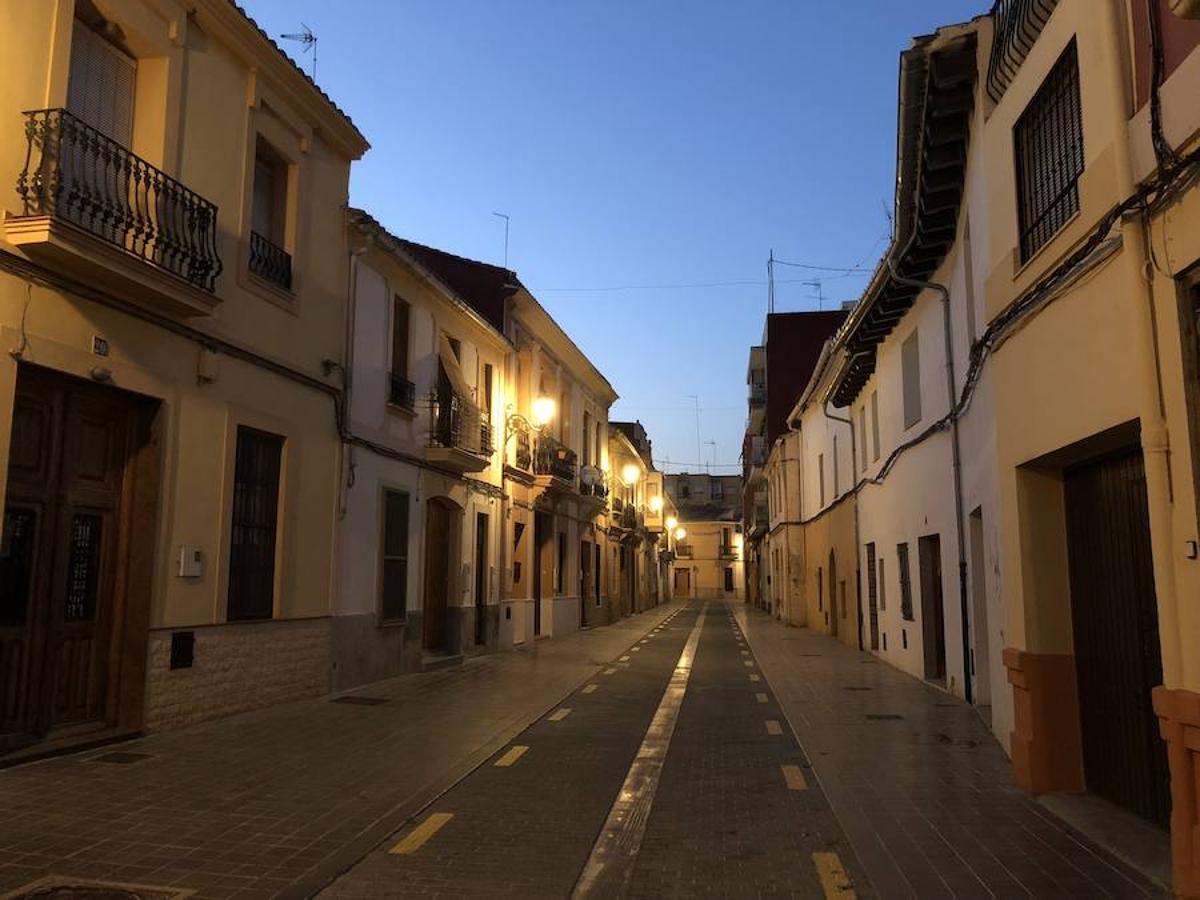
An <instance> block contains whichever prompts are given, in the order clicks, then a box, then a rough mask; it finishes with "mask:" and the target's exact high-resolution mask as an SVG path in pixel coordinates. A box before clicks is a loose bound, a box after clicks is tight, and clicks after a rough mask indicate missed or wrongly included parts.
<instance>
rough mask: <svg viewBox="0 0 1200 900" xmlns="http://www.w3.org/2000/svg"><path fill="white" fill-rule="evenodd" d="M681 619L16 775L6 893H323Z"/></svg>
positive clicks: (618, 628) (1, 885)
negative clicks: (168, 888) (59, 884)
mask: <svg viewBox="0 0 1200 900" xmlns="http://www.w3.org/2000/svg"><path fill="white" fill-rule="evenodd" d="M677 608H678V606H663V607H659V608H658V609H655V610H652V611H650V612H647V613H644V614H642V615H639V616H634V617H632V618H629V619H625V620H623V621H621V622H619V623H617V624H615V625H612V626H608V627H605V628H597V629H593V630H589V631H584V632H580V633H577V634H573V635H570V636H568V637H564V638H559V639H554V640H547V641H540V642H538V643H537V644H536V645H535V646H533V647H531V648H529V649H522V650H517V651H515V652H511V653H500V654H495V655H492V656H486V657H481V658H479V659H476V660H472V661H470V662H468V663H467V664H466V665H465V666H463V667H462V668H458V669H450V670H443V671H439V672H430V673H426V674H423V675H412V676H405V677H402V678H396V679H392V680H390V681H386V682H380V683H377V684H374V685H370V686H368V687H365V688H360V689H358V690H356V691H354V692H353V693H354V694H356V695H358V696H362V697H370V698H377V699H379V700H383V701H385V702H382V703H379V704H376V705H363V704H345V703H337V702H331V701H330V699H329V698H323V699H318V700H309V701H303V702H300V703H293V704H288V705H286V706H280V707H274V708H271V709H267V710H261V711H258V712H252V713H246V714H243V715H240V716H235V717H232V718H229V719H223V720H219V721H216V722H211V723H206V724H203V725H198V726H195V727H192V728H187V729H183V730H180V731H175V732H169V733H166V734H161V735H154V736H151V737H147V738H143V739H140V740H137V741H133V742H130V743H126V744H122V745H120V746H119V747H115V748H107V749H105V750H96V751H91V752H87V753H80V754H77V755H74V756H67V757H59V758H55V759H48V760H43V761H41V762H36V763H30V764H28V765H24V766H19V767H15V768H12V769H7V770H2V771H0V894H3V893H5V892H7V891H10V890H13V889H15V888H18V887H20V886H21V885H23V884H27V883H29V882H32V881H34V880H36V879H39V878H42V877H44V876H46V875H49V874H54V875H61V876H69V877H72V878H76V879H88V880H103V881H110V882H121V883H138V884H148V885H172V886H175V887H179V888H187V889H193V890H195V891H197V892H198V894H199V895H200V896H204V897H229V896H238V897H243V896H244V897H268V896H276V895H280V894H284V895H288V896H307V895H309V894H311V893H313V892H315V891H316V890H317V889H319V888H320V887H321V886H323V885H324V884H325V883H327V882H328V881H329V880H330V879H331V878H332V877H333V876H335V875H336V874H337V873H338V872H339V871H341V870H343V869H345V868H346V867H348V866H349V865H350V864H352V863H353V862H354V861H356V860H357V859H359V858H360V857H362V856H363V855H364V854H366V853H367V852H368V851H369V850H370V849H371V848H372V847H373V846H375V845H376V844H377V843H378V842H379V841H380V840H382V838H383V837H385V836H386V835H388V834H390V833H391V832H393V831H395V830H396V828H397V827H399V826H400V825H401V824H402V823H403V822H404V821H405V820H406V819H407V818H408V817H409V816H411V815H412V814H413V813H415V812H416V811H417V810H419V809H420V808H421V807H423V806H424V805H425V804H426V803H428V802H429V801H430V800H432V799H433V798H434V797H436V796H437V795H438V794H440V793H441V792H442V791H444V790H445V789H447V788H448V787H450V786H451V785H452V784H454V783H455V782H456V781H457V780H459V779H460V778H461V777H462V776H463V775H465V774H466V773H467V772H469V771H470V770H471V769H472V768H474V767H475V766H476V765H478V764H479V763H480V762H481V761H483V760H484V759H487V758H488V757H489V756H491V755H492V754H493V753H494V752H495V751H496V750H497V749H498V748H500V747H501V746H503V745H504V744H505V743H506V742H507V741H509V740H510V739H511V738H512V737H513V736H514V735H516V734H519V733H520V732H521V731H522V730H523V729H524V728H525V727H526V726H528V725H529V724H530V723H531V722H533V721H535V720H537V719H538V718H540V717H541V716H542V715H543V714H544V713H545V712H547V711H548V710H549V709H550V708H552V707H553V706H554V705H555V704H557V703H558V702H559V701H560V700H561V699H562V698H563V697H564V696H566V695H567V694H569V693H570V692H571V691H572V690H574V689H575V688H576V687H578V686H579V685H580V684H581V683H582V682H583V681H584V680H585V679H587V678H589V677H591V676H592V675H593V674H595V672H596V671H597V669H598V667H599V666H600V665H601V664H602V663H605V662H607V661H609V660H611V659H613V658H615V657H616V656H618V655H619V654H620V653H621V652H623V651H624V650H625V648H627V647H629V646H630V645H631V644H632V643H634V641H635V640H636V639H637V638H638V637H640V636H641V635H642V634H644V633H645V632H647V631H648V630H650V629H651V628H653V627H654V626H655V625H656V624H658V623H659V622H660V621H661V620H662V619H664V618H665V617H666V616H667V615H669V614H670V613H671V612H672V611H674V610H675V609H677ZM114 752H118V753H120V754H136V755H138V756H136V757H134V760H135V761H132V762H124V763H118V762H104V761H101V760H102V759H103V758H105V757H106V756H108V755H109V754H111V753H114ZM142 754H144V757H142V756H141V755H142ZM122 758H124V759H128V758H129V757H128V756H118V757H117V759H122Z"/></svg>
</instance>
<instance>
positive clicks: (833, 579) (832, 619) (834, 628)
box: [829, 550, 838, 637]
mask: <svg viewBox="0 0 1200 900" xmlns="http://www.w3.org/2000/svg"><path fill="white" fill-rule="evenodd" d="M829 633H830V634H832V635H833V636H834V637H836V636H837V633H838V605H837V556H835V555H834V552H833V551H832V550H830V551H829Z"/></svg>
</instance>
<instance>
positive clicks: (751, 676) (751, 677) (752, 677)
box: [750, 672, 762, 681]
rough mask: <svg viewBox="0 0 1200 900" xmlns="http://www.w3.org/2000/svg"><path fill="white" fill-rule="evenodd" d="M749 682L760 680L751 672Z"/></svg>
mask: <svg viewBox="0 0 1200 900" xmlns="http://www.w3.org/2000/svg"><path fill="white" fill-rule="evenodd" d="M750 680H751V681H761V680H762V679H761V678H759V677H758V676H757V675H755V674H754V673H753V672H751V673H750Z"/></svg>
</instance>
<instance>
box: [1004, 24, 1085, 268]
mask: <svg viewBox="0 0 1200 900" xmlns="http://www.w3.org/2000/svg"><path fill="white" fill-rule="evenodd" d="M1013 137H1014V141H1015V156H1016V166H1017V208H1018V212H1019V215H1020V222H1019V224H1020V229H1021V235H1020V248H1021V262H1025V261H1026V260H1028V259H1029V258H1030V257H1031V256H1033V254H1034V253H1036V252H1037V251H1038V249H1039V248H1040V247H1042V246H1043V245H1044V244H1045V243H1046V242H1048V241H1049V240H1050V238H1052V237H1053V236H1054V235H1055V234H1056V233H1057V232H1058V230H1059V229H1060V228H1062V227H1063V225H1065V224H1066V223H1067V220H1068V219H1070V218H1071V217H1072V216H1073V215H1075V213H1076V212H1078V211H1079V176H1080V175H1081V174H1083V119H1082V115H1081V111H1080V102H1079V58H1078V54H1077V52H1076V49H1075V42H1074V41H1071V43H1070V44H1069V45H1068V46H1067V49H1066V50H1064V51H1063V54H1062V56H1060V57H1059V58H1058V62H1056V63H1055V64H1054V67H1053V68H1052V69H1051V70H1050V74H1049V75H1047V76H1046V80H1045V81H1044V82H1042V86H1041V87H1040V88H1038V91H1037V93H1036V94H1034V95H1033V99H1032V100H1030V101H1029V105H1028V106H1027V107H1025V111H1024V112H1023V113H1021V118H1020V119H1018V120H1017V125H1016V128H1015V129H1014V131H1013Z"/></svg>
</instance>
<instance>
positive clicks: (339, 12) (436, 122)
mask: <svg viewBox="0 0 1200 900" xmlns="http://www.w3.org/2000/svg"><path fill="white" fill-rule="evenodd" d="M243 3H244V5H245V7H246V9H247V11H248V12H249V13H250V14H251V15H252V16H254V17H255V19H256V20H257V21H258V22H259V24H260V25H262V27H263V28H264V29H265V30H266V31H267V32H268V33H270V34H271V35H272V37H276V38H278V36H279V35H280V34H281V33H285V32H293V31H299V30H300V23H301V22H302V21H303V22H304V23H306V24H307V25H309V26H310V27H311V28H312V29H313V31H314V32H316V34H317V35H318V38H319V41H318V44H317V52H318V62H317V81H318V82H319V83H320V84H321V86H322V87H323V88H324V89H325V90H326V91H327V92H328V93H329V94H330V95H331V96H332V97H333V98H334V99H335V100H336V102H337V103H338V104H339V105H340V106H341V107H342V108H343V109H345V110H346V111H347V112H348V113H349V114H350V115H351V117H352V118H353V119H354V121H355V122H356V123H357V125H358V126H359V128H360V129H361V130H362V131H363V133H364V134H365V135H366V136H367V138H368V139H369V140H370V141H371V144H372V149H371V150H370V152H369V153H368V154H367V156H366V157H365V158H364V159H363V160H362V161H361V162H359V163H357V164H356V167H355V169H354V174H353V177H352V182H351V200H352V202H353V203H354V204H355V205H358V206H362V207H364V208H366V209H368V210H370V211H371V212H372V213H373V214H374V215H375V216H376V217H377V218H378V219H379V220H380V221H382V222H383V223H384V224H385V225H387V226H388V228H389V229H391V230H392V231H393V232H395V233H397V234H399V235H402V236H404V237H409V238H411V239H413V240H416V241H420V242H422V243H427V244H431V245H433V246H436V247H440V248H443V249H445V250H448V251H451V252H454V253H459V254H461V255H463V256H469V257H473V258H475V259H481V260H486V261H489V262H494V263H501V262H502V259H503V253H504V225H503V222H502V221H501V220H500V219H497V218H495V217H494V216H493V215H492V213H493V212H504V213H507V214H508V215H509V216H511V217H512V226H511V228H512V231H511V239H510V247H509V265H510V266H511V267H512V268H513V269H515V270H517V272H518V273H519V274H520V277H521V280H522V281H523V282H524V283H525V284H526V285H528V286H529V287H530V288H531V289H532V290H533V292H534V294H535V295H536V296H537V297H538V298H539V299H540V300H541V301H542V303H543V304H544V305H545V306H546V307H547V308H548V309H549V310H550V312H551V314H552V315H553V316H554V317H555V318H556V319H557V320H558V322H559V323H560V324H561V325H562V326H563V328H565V329H566V330H567V332H568V333H570V334H571V336H572V337H573V338H574V339H575V341H576V343H578V344H579V346H580V347H581V348H582V349H583V350H584V352H585V353H587V354H588V356H590V357H591V359H592V360H593V361H594V362H595V363H596V365H597V366H598V367H599V368H600V370H601V371H602V372H603V373H604V374H605V375H606V376H607V377H608V379H609V380H610V381H611V382H612V384H613V386H614V387H615V388H616V390H617V392H618V393H619V394H620V395H621V399H620V400H619V401H618V402H617V404H616V406H615V407H614V408H613V410H612V416H613V418H617V419H634V418H636V419H640V420H641V421H642V423H643V424H644V425H645V426H646V429H647V431H648V432H649V433H650V437H651V439H652V440H653V442H654V451H655V457H656V459H657V460H658V461H659V462H660V463H661V462H663V461H664V460H666V459H669V460H670V461H671V466H670V470H672V471H676V470H678V469H679V468H680V466H679V465H677V463H689V464H692V465H691V468H692V469H693V470H695V468H696V466H695V463H696V462H697V461H698V460H697V446H696V424H695V412H694V406H693V404H694V401H693V400H692V399H691V395H696V396H698V397H699V398H700V406H701V410H702V411H701V421H700V430H701V439H702V441H703V442H705V443H704V446H703V447H702V453H703V456H702V457H701V460H702V461H703V462H708V461H710V460H712V459H713V458H714V453H715V459H716V461H717V462H718V463H724V464H734V463H737V461H738V456H739V452H740V449H741V439H742V433H743V429H744V426H745V415H746V405H745V396H746V387H745V370H746V359H747V354H748V351H749V347H750V346H751V345H752V344H756V343H758V342H759V340H760V338H761V335H762V327H763V315H764V313H765V310H766V287H765V284H764V283H763V282H764V280H765V269H766V259H767V253H768V251H769V250H770V249H771V248H774V250H775V253H776V255H777V256H779V257H782V258H785V259H789V260H797V261H802V262H809V263H815V264H820V265H828V266H846V267H849V266H854V265H858V264H861V265H865V266H866V267H867V268H868V269H869V268H870V267H872V266H873V264H874V263H875V261H876V260H877V259H878V257H879V253H880V251H881V249H882V248H883V246H884V237H885V234H886V229H887V220H886V218H885V216H884V205H885V204H886V205H887V207H888V209H889V210H890V208H891V202H892V189H893V179H894V177H895V172H894V169H895V130H896V77H897V69H898V55H899V53H900V51H901V50H902V49H904V47H905V46H906V45H907V43H908V41H909V39H910V38H911V37H912V36H913V35H917V34H922V33H927V32H929V31H930V30H932V29H933V28H934V27H936V26H938V25H941V24H948V23H951V22H957V21H963V20H966V19H968V18H970V17H971V16H973V15H977V14H979V13H981V12H984V11H985V10H986V9H987V8H988V6H989V5H990V3H989V2H988V0H919V2H915V3H897V2H895V0H859V2H855V3H841V2H832V3H831V2H827V0H820V2H818V0H751V2H746V3H730V2H725V3H715V2H708V3H705V2H699V0H690V2H684V0H650V2H646V0H641V2H632V0H617V2H611V0H610V2H604V3H601V2H596V0H590V2H585V0H340V2H337V3H332V2H330V0H243ZM280 43H281V44H282V45H284V47H285V49H287V50H288V51H289V52H291V54H292V55H293V57H295V58H296V59H297V60H299V61H300V62H301V63H302V64H303V65H304V66H305V68H306V70H307V69H308V68H309V66H310V64H311V63H310V57H308V56H306V55H303V54H301V52H300V47H299V45H298V44H291V45H289V44H287V42H286V41H281V42H280ZM811 277H813V273H807V272H803V271H801V270H797V269H781V270H777V279H778V282H777V283H778V288H777V293H776V298H777V299H776V308H777V309H778V310H780V311H783V310H795V309H815V308H816V305H817V299H816V293H815V289H814V288H813V287H812V286H810V285H805V284H802V283H800V282H801V281H803V280H807V279H809V278H811ZM864 281H865V277H864V276H859V275H852V276H849V277H846V276H844V275H843V276H842V277H840V278H828V279H827V280H826V281H825V282H824V284H823V292H824V294H825V297H826V304H830V303H838V302H840V301H842V300H844V299H851V298H854V297H856V296H857V295H858V292H859V291H861V289H862V287H863V283H864ZM727 282H742V283H740V284H726V285H723V286H719V287H699V286H696V287H656V288H647V287H640V289H631V290H595V289H598V288H619V287H624V286H647V285H709V284H713V283H727ZM746 282H749V283H746ZM564 288H575V289H577V288H586V289H590V290H562V289H564ZM709 441H713V442H715V447H713V446H709V445H708V443H707V442H709ZM718 471H722V472H733V471H736V470H735V468H732V467H730V468H721V469H719V470H718Z"/></svg>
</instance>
